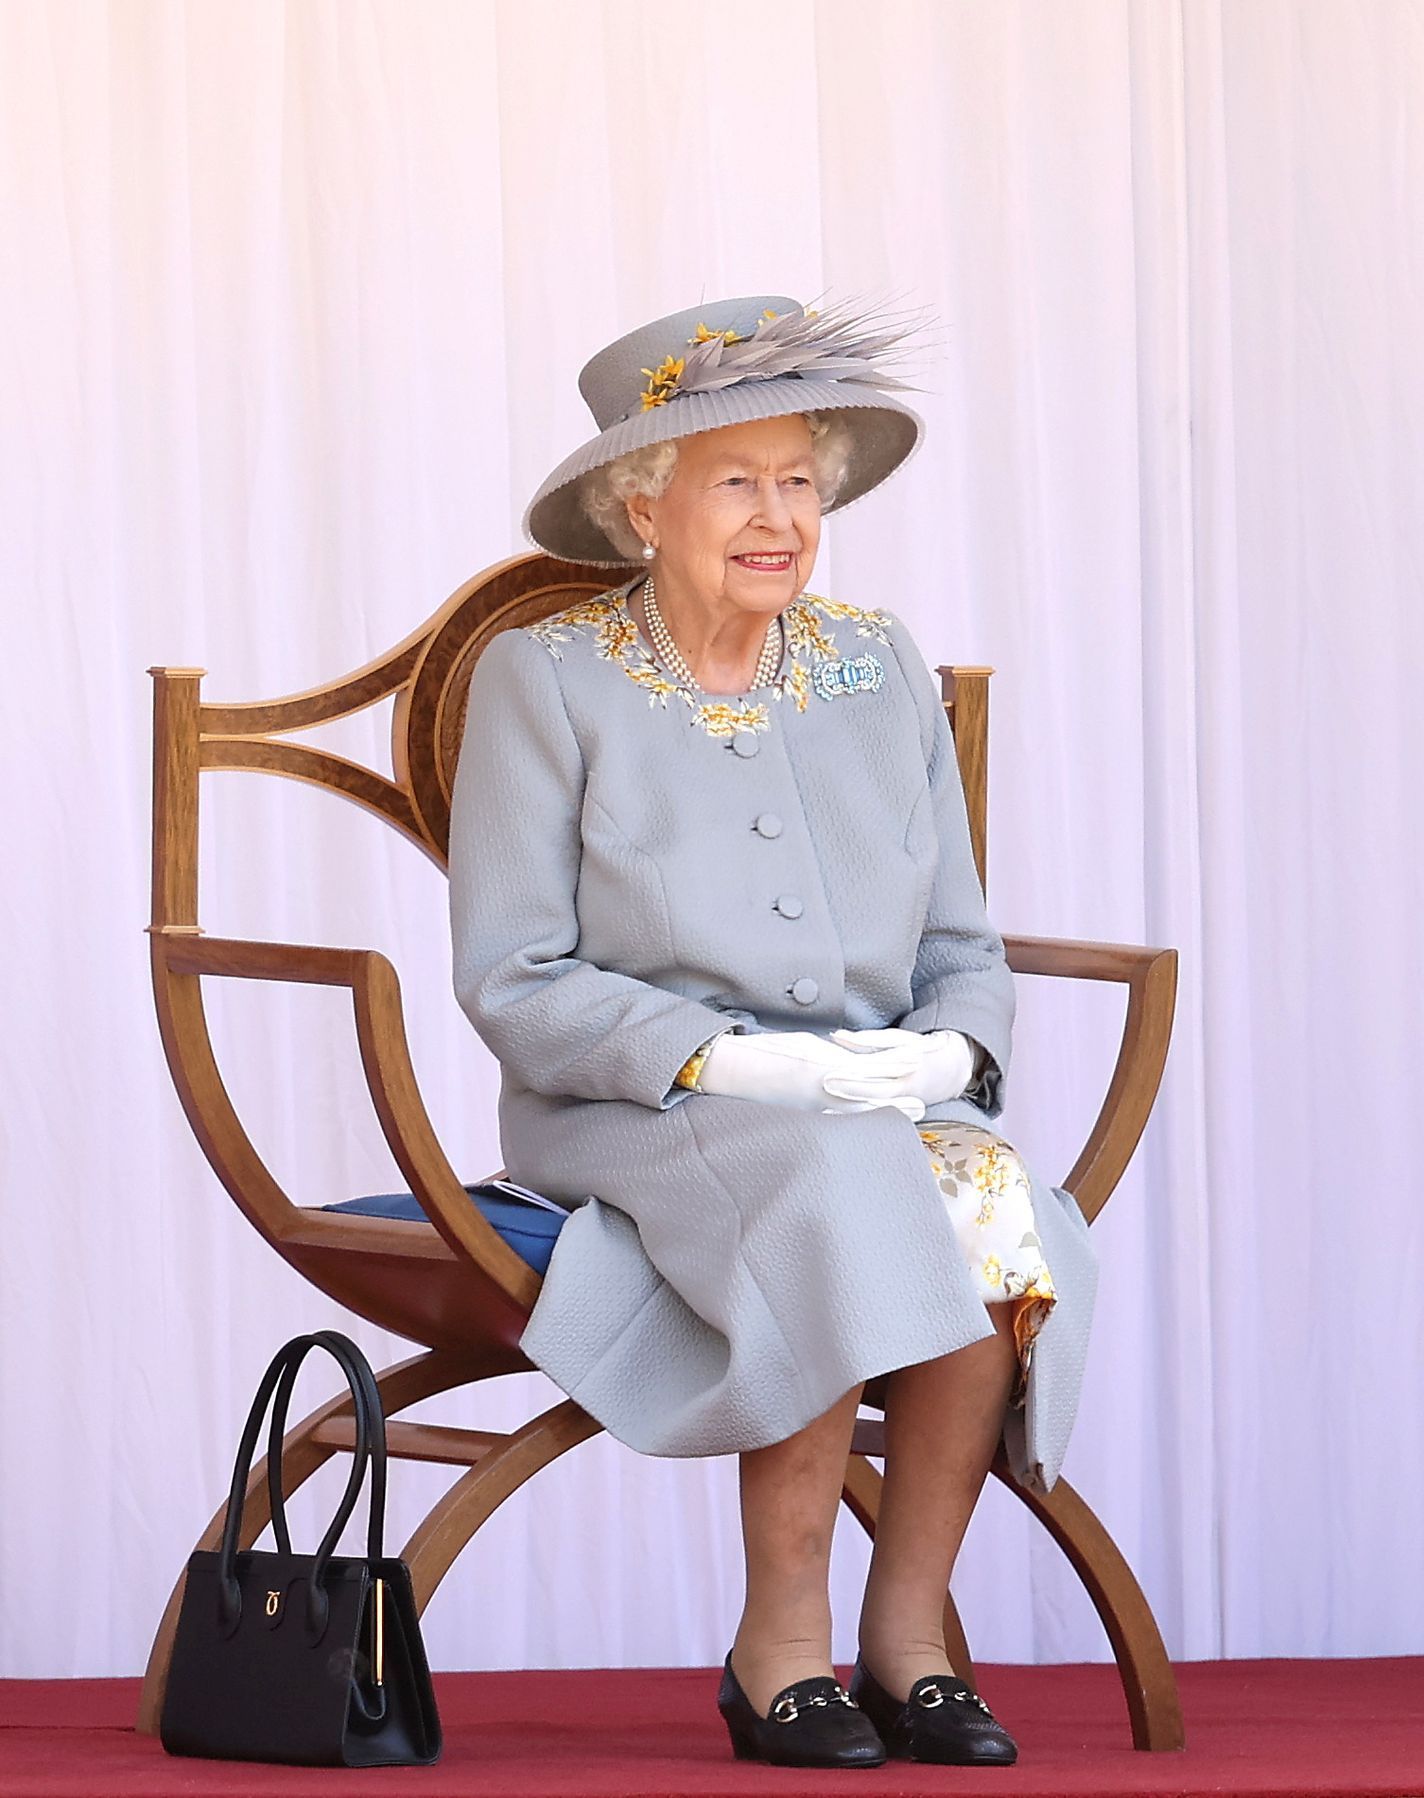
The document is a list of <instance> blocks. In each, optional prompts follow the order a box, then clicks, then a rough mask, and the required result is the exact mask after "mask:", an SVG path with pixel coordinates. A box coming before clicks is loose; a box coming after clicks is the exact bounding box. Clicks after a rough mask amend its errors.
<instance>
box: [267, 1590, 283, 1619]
mask: <svg viewBox="0 0 1424 1798" xmlns="http://www.w3.org/2000/svg"><path fill="white" fill-rule="evenodd" d="M281 1602H282V1595H281V1593H280V1592H269V1593H268V1594H267V1615H268V1616H269V1617H275V1616H276V1615H277V1606H278V1605H279V1604H280V1603H281Z"/></svg>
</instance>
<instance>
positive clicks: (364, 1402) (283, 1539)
mask: <svg viewBox="0 0 1424 1798" xmlns="http://www.w3.org/2000/svg"><path fill="white" fill-rule="evenodd" d="M296 1340H297V1341H298V1342H304V1344H305V1346H304V1347H302V1348H301V1349H299V1350H297V1351H296V1352H295V1353H293V1354H292V1355H290V1356H289V1357H288V1359H287V1362H286V1365H285V1366H284V1367H283V1369H282V1373H281V1377H280V1379H279V1380H278V1382H277V1397H276V1402H275V1403H274V1404H273V1406H272V1425H271V1430H270V1432H269V1434H268V1438H267V1491H268V1496H269V1498H270V1500H271V1508H272V1532H273V1534H274V1536H275V1537H276V1540H277V1547H278V1549H279V1550H280V1552H281V1553H282V1554H290V1553H291V1552H292V1544H291V1538H290V1537H289V1536H288V1534H287V1507H286V1502H285V1499H284V1498H283V1495H282V1484H283V1482H282V1477H281V1475H282V1439H283V1437H284V1436H285V1435H286V1433H287V1406H288V1402H289V1400H290V1399H291V1396H292V1387H293V1386H294V1385H295V1384H296V1379H297V1372H298V1369H299V1368H300V1367H301V1364H302V1362H303V1360H304V1359H305V1358H306V1353H307V1350H308V1349H309V1348H311V1347H313V1346H315V1345H317V1344H319V1345H320V1346H321V1347H322V1348H324V1349H326V1350H327V1351H328V1352H329V1353H330V1354H331V1355H333V1356H334V1357H335V1358H336V1360H337V1361H338V1362H340V1363H341V1366H342V1371H343V1372H344V1373H345V1375H346V1382H347V1385H348V1386H350V1388H351V1397H352V1406H353V1411H354V1412H355V1413H356V1414H357V1416H356V1434H357V1440H358V1443H359V1440H360V1437H361V1421H362V1420H361V1417H360V1413H361V1412H362V1411H364V1412H365V1423H366V1438H367V1443H368V1449H369V1454H370V1460H371V1505H370V1513H369V1518H368V1521H367V1525H366V1554H367V1557H368V1559H370V1560H372V1561H379V1560H380V1559H381V1556H382V1553H383V1552H384V1551H383V1541H384V1534H385V1517H386V1413H385V1407H384V1405H383V1404H382V1403H381V1392H380V1388H379V1387H378V1386H377V1384H376V1376H375V1374H374V1373H373V1372H372V1371H371V1363H370V1362H369V1361H368V1360H367V1359H366V1357H365V1355H363V1354H362V1352H361V1350H360V1349H359V1348H358V1347H357V1346H356V1344H355V1343H354V1342H353V1341H352V1340H351V1338H350V1337H349V1336H343V1335H342V1333H341V1331H340V1330H315V1331H313V1332H312V1334H311V1335H310V1336H309V1337H306V1338H301V1337H298V1338H297V1339H296ZM288 1346H289V1347H295V1344H289V1345H288ZM358 1464H359V1456H358V1459H357V1460H353V1463H352V1467H353V1473H354V1472H355V1468H356V1466H357V1465H358ZM354 1489H355V1491H356V1492H359V1491H360V1489H361V1482H360V1480H359V1478H358V1479H355V1480H354ZM349 1490H351V1487H350V1486H348V1491H349ZM353 1497H354V1493H353ZM342 1502H343V1504H344V1503H345V1499H344V1498H343V1501H342ZM350 1514H351V1513H350V1510H347V1511H346V1513H345V1515H344V1516H343V1518H342V1525H341V1527H342V1528H343V1529H344V1528H345V1521H346V1517H349V1516H350ZM340 1534H341V1529H338V1530H337V1531H336V1534H335V1535H334V1536H333V1537H332V1542H333V1543H335V1541H336V1539H337V1537H339V1536H340ZM323 1546H325V1545H324V1544H323ZM318 1552H319V1551H318Z"/></svg>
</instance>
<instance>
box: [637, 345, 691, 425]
mask: <svg viewBox="0 0 1424 1798" xmlns="http://www.w3.org/2000/svg"><path fill="white" fill-rule="evenodd" d="M686 366H687V364H686V362H685V360H684V359H683V357H681V356H664V357H663V359H662V361H661V362H660V363H659V364H658V366H657V367H656V368H645V369H643V370H642V373H643V374H645V375H646V376H647V377H648V385H647V386H646V387H645V388H644V389H643V410H644V411H645V412H648V411H651V409H652V408H653V407H654V406H665V405H666V404H667V402H668V400H669V398H670V397H671V396H672V394H673V393H674V392H675V391H676V390H677V384H678V382H679V381H680V380H681V379H682V371H683V369H684V368H685V367H686Z"/></svg>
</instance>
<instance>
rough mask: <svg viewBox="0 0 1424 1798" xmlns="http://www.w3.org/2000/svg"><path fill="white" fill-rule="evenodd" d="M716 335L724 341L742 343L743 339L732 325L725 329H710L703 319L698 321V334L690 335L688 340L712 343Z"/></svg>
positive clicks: (690, 341)
mask: <svg viewBox="0 0 1424 1798" xmlns="http://www.w3.org/2000/svg"><path fill="white" fill-rule="evenodd" d="M715 337H720V338H721V339H722V341H723V343H740V342H741V341H742V339H741V337H740V335H739V334H738V333H737V332H736V331H734V330H733V328H732V327H731V326H730V325H728V327H727V329H726V330H725V331H709V330H708V328H707V326H706V325H704V324H703V323H702V321H701V319H699V320H698V321H697V335H696V336H695V337H689V338H688V340H687V341H688V342H689V343H711V342H712V340H713V338H715Z"/></svg>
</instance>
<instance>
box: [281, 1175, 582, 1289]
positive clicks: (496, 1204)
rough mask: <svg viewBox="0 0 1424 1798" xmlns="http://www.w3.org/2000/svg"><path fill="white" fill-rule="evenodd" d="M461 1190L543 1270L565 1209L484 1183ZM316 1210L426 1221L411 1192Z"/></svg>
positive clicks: (516, 1249) (518, 1252) (383, 1194)
mask: <svg viewBox="0 0 1424 1798" xmlns="http://www.w3.org/2000/svg"><path fill="white" fill-rule="evenodd" d="M465 1191H466V1192H467V1193H468V1194H469V1195H470V1198H471V1200H472V1202H473V1203H474V1204H475V1205H477V1206H478V1207H479V1209H480V1210H481V1211H482V1212H483V1213H484V1215H485V1217H486V1218H487V1219H488V1220H489V1222H490V1223H491V1224H493V1225H494V1227H495V1229H496V1230H497V1231H498V1233H499V1234H500V1235H501V1236H502V1237H503V1238H504V1240H505V1241H506V1242H507V1243H508V1244H509V1246H510V1248H512V1249H513V1250H514V1252H515V1254H516V1255H519V1256H520V1257H522V1259H523V1260H525V1261H527V1262H528V1263H529V1265H530V1267H532V1268H533V1269H534V1270H535V1272H536V1273H541V1274H542V1273H544V1272H546V1271H547V1269H548V1266H549V1257H550V1256H551V1255H552V1254H553V1252H554V1243H555V1241H556V1239H557V1237H558V1234H559V1231H560V1230H562V1229H563V1227H564V1224H565V1223H566V1222H567V1221H568V1213H567V1212H566V1211H563V1210H559V1211H545V1210H544V1208H543V1207H542V1206H540V1205H530V1204H527V1203H525V1202H524V1201H523V1200H521V1199H511V1198H508V1197H506V1195H505V1194H503V1193H500V1192H491V1191H490V1190H489V1189H488V1188H487V1187H484V1186H467V1187H466V1188H465ZM317 1209H319V1210H321V1211H348V1212H354V1213H355V1214H356V1215H358V1216H360V1217H399V1218H409V1219H411V1220H412V1221H413V1222H415V1223H419V1224H423V1223H426V1222H428V1221H429V1220H428V1219H427V1218H426V1215H425V1213H424V1212H423V1211H422V1210H421V1209H420V1206H419V1205H418V1204H417V1202H416V1198H415V1194H414V1193H412V1192H378V1193H373V1194H372V1195H371V1196H370V1197H368V1198H364V1199H343V1200H342V1201H341V1202H340V1204H337V1205H322V1206H319V1207H318V1208H317Z"/></svg>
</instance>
